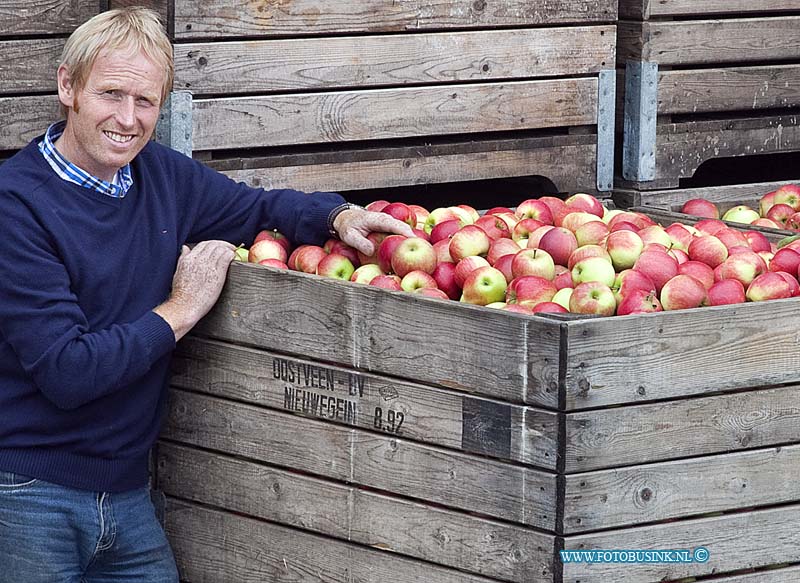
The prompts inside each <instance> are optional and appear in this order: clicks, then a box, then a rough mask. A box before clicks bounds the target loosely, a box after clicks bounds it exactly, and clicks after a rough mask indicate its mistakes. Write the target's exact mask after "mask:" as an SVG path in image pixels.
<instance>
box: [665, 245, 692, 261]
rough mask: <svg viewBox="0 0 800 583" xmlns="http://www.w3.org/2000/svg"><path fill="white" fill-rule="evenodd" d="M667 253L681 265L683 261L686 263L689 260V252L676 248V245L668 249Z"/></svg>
mask: <svg viewBox="0 0 800 583" xmlns="http://www.w3.org/2000/svg"><path fill="white" fill-rule="evenodd" d="M667 254H669V255H672V256H673V257H674V258H675V260H676V261H677V262H678V265H680V264H681V263H685V262H686V261H689V254H688V253H686V251H684V250H683V249H676V248H675V247H673V248H672V249H669V250H668V251H667Z"/></svg>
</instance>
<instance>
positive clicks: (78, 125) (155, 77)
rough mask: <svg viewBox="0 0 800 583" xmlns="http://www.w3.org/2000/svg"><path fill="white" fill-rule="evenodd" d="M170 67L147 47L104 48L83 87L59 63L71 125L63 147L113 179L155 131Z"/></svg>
mask: <svg viewBox="0 0 800 583" xmlns="http://www.w3.org/2000/svg"><path fill="white" fill-rule="evenodd" d="M163 83H164V72H163V71H162V70H160V69H159V67H158V66H157V65H156V64H155V63H153V62H152V61H151V60H150V59H148V58H147V57H146V56H145V55H144V54H142V53H141V52H138V53H132V52H131V51H113V52H101V53H100V55H99V56H98V58H97V60H96V61H95V63H94V66H93V67H92V70H91V72H90V73H89V76H88V78H87V79H86V83H85V84H84V86H83V87H81V88H79V89H77V90H76V88H75V87H74V86H73V85H72V82H71V79H70V76H69V71H67V70H66V68H65V67H63V66H62V67H60V68H59V69H58V95H59V99H60V100H61V102H62V103H63V104H64V105H65V106H66V107H67V108H69V109H68V114H67V126H66V128H65V129H64V134H63V135H62V136H61V138H59V139H58V140H57V141H56V147H57V148H58V150H59V151H60V152H61V153H62V154H63V155H64V156H65V157H66V158H67V160H69V161H70V162H72V163H73V164H76V165H77V166H79V167H80V168H82V169H84V170H86V171H87V172H89V173H90V174H92V175H94V176H97V177H99V178H102V179H104V180H107V181H109V182H110V181H111V179H112V178H113V176H114V174H116V172H117V170H119V169H120V168H122V167H123V166H125V165H126V164H128V163H129V162H130V161H131V160H133V158H134V157H135V156H136V155H137V154H138V153H139V152H140V151H141V149H142V148H144V146H145V145H146V144H147V142H148V140H149V139H150V136H151V135H152V134H153V130H154V129H155V126H156V122H157V121H158V111H159V107H160V105H161V103H160V100H161V88H162V86H163Z"/></svg>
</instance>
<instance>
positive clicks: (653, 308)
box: [617, 289, 663, 316]
mask: <svg viewBox="0 0 800 583" xmlns="http://www.w3.org/2000/svg"><path fill="white" fill-rule="evenodd" d="M662 310H663V308H662V307H661V302H660V301H659V300H658V298H657V297H656V293H655V292H654V291H648V290H643V289H634V290H631V291H630V292H628V293H627V294H626V295H625V296H624V297H623V298H621V299H620V302H619V304H618V305H617V315H618V316H627V315H629V314H647V313H650V312H661V311H662Z"/></svg>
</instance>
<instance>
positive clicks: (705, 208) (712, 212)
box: [681, 198, 719, 219]
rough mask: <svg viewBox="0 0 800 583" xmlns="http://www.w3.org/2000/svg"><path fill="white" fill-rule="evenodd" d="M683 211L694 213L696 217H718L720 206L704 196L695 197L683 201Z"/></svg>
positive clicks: (689, 213) (688, 213)
mask: <svg viewBox="0 0 800 583" xmlns="http://www.w3.org/2000/svg"><path fill="white" fill-rule="evenodd" d="M681 212H682V213H686V214H687V215H694V216H696V217H704V218H706V219H718V218H719V208H717V205H716V204H714V203H713V202H711V201H710V200H706V199H704V198H693V199H691V200H687V201H686V202H685V203H683V206H682V207H681Z"/></svg>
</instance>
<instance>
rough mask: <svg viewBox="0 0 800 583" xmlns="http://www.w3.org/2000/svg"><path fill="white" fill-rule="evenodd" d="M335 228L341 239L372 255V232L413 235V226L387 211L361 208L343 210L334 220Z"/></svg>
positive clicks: (373, 250) (373, 248) (373, 249)
mask: <svg viewBox="0 0 800 583" xmlns="http://www.w3.org/2000/svg"><path fill="white" fill-rule="evenodd" d="M333 228H334V230H335V231H336V233H337V234H338V235H339V239H341V240H342V241H344V242H345V243H347V244H348V245H350V246H351V247H354V248H355V249H356V250H358V251H361V252H362V253H363V254H364V255H372V254H373V253H374V252H375V246H374V245H373V244H372V241H370V240H369V239H367V235H369V234H370V233H396V234H398V235H404V236H406V237H413V236H414V232H413V231H412V230H411V227H409V226H408V224H407V223H404V222H403V221H399V220H397V219H396V218H394V217H393V216H391V215H387V214H386V213H376V212H372V211H368V210H364V209H359V208H349V209H347V210H346V211H342V212H341V213H339V214H338V215H337V217H336V219H335V220H334V221H333Z"/></svg>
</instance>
